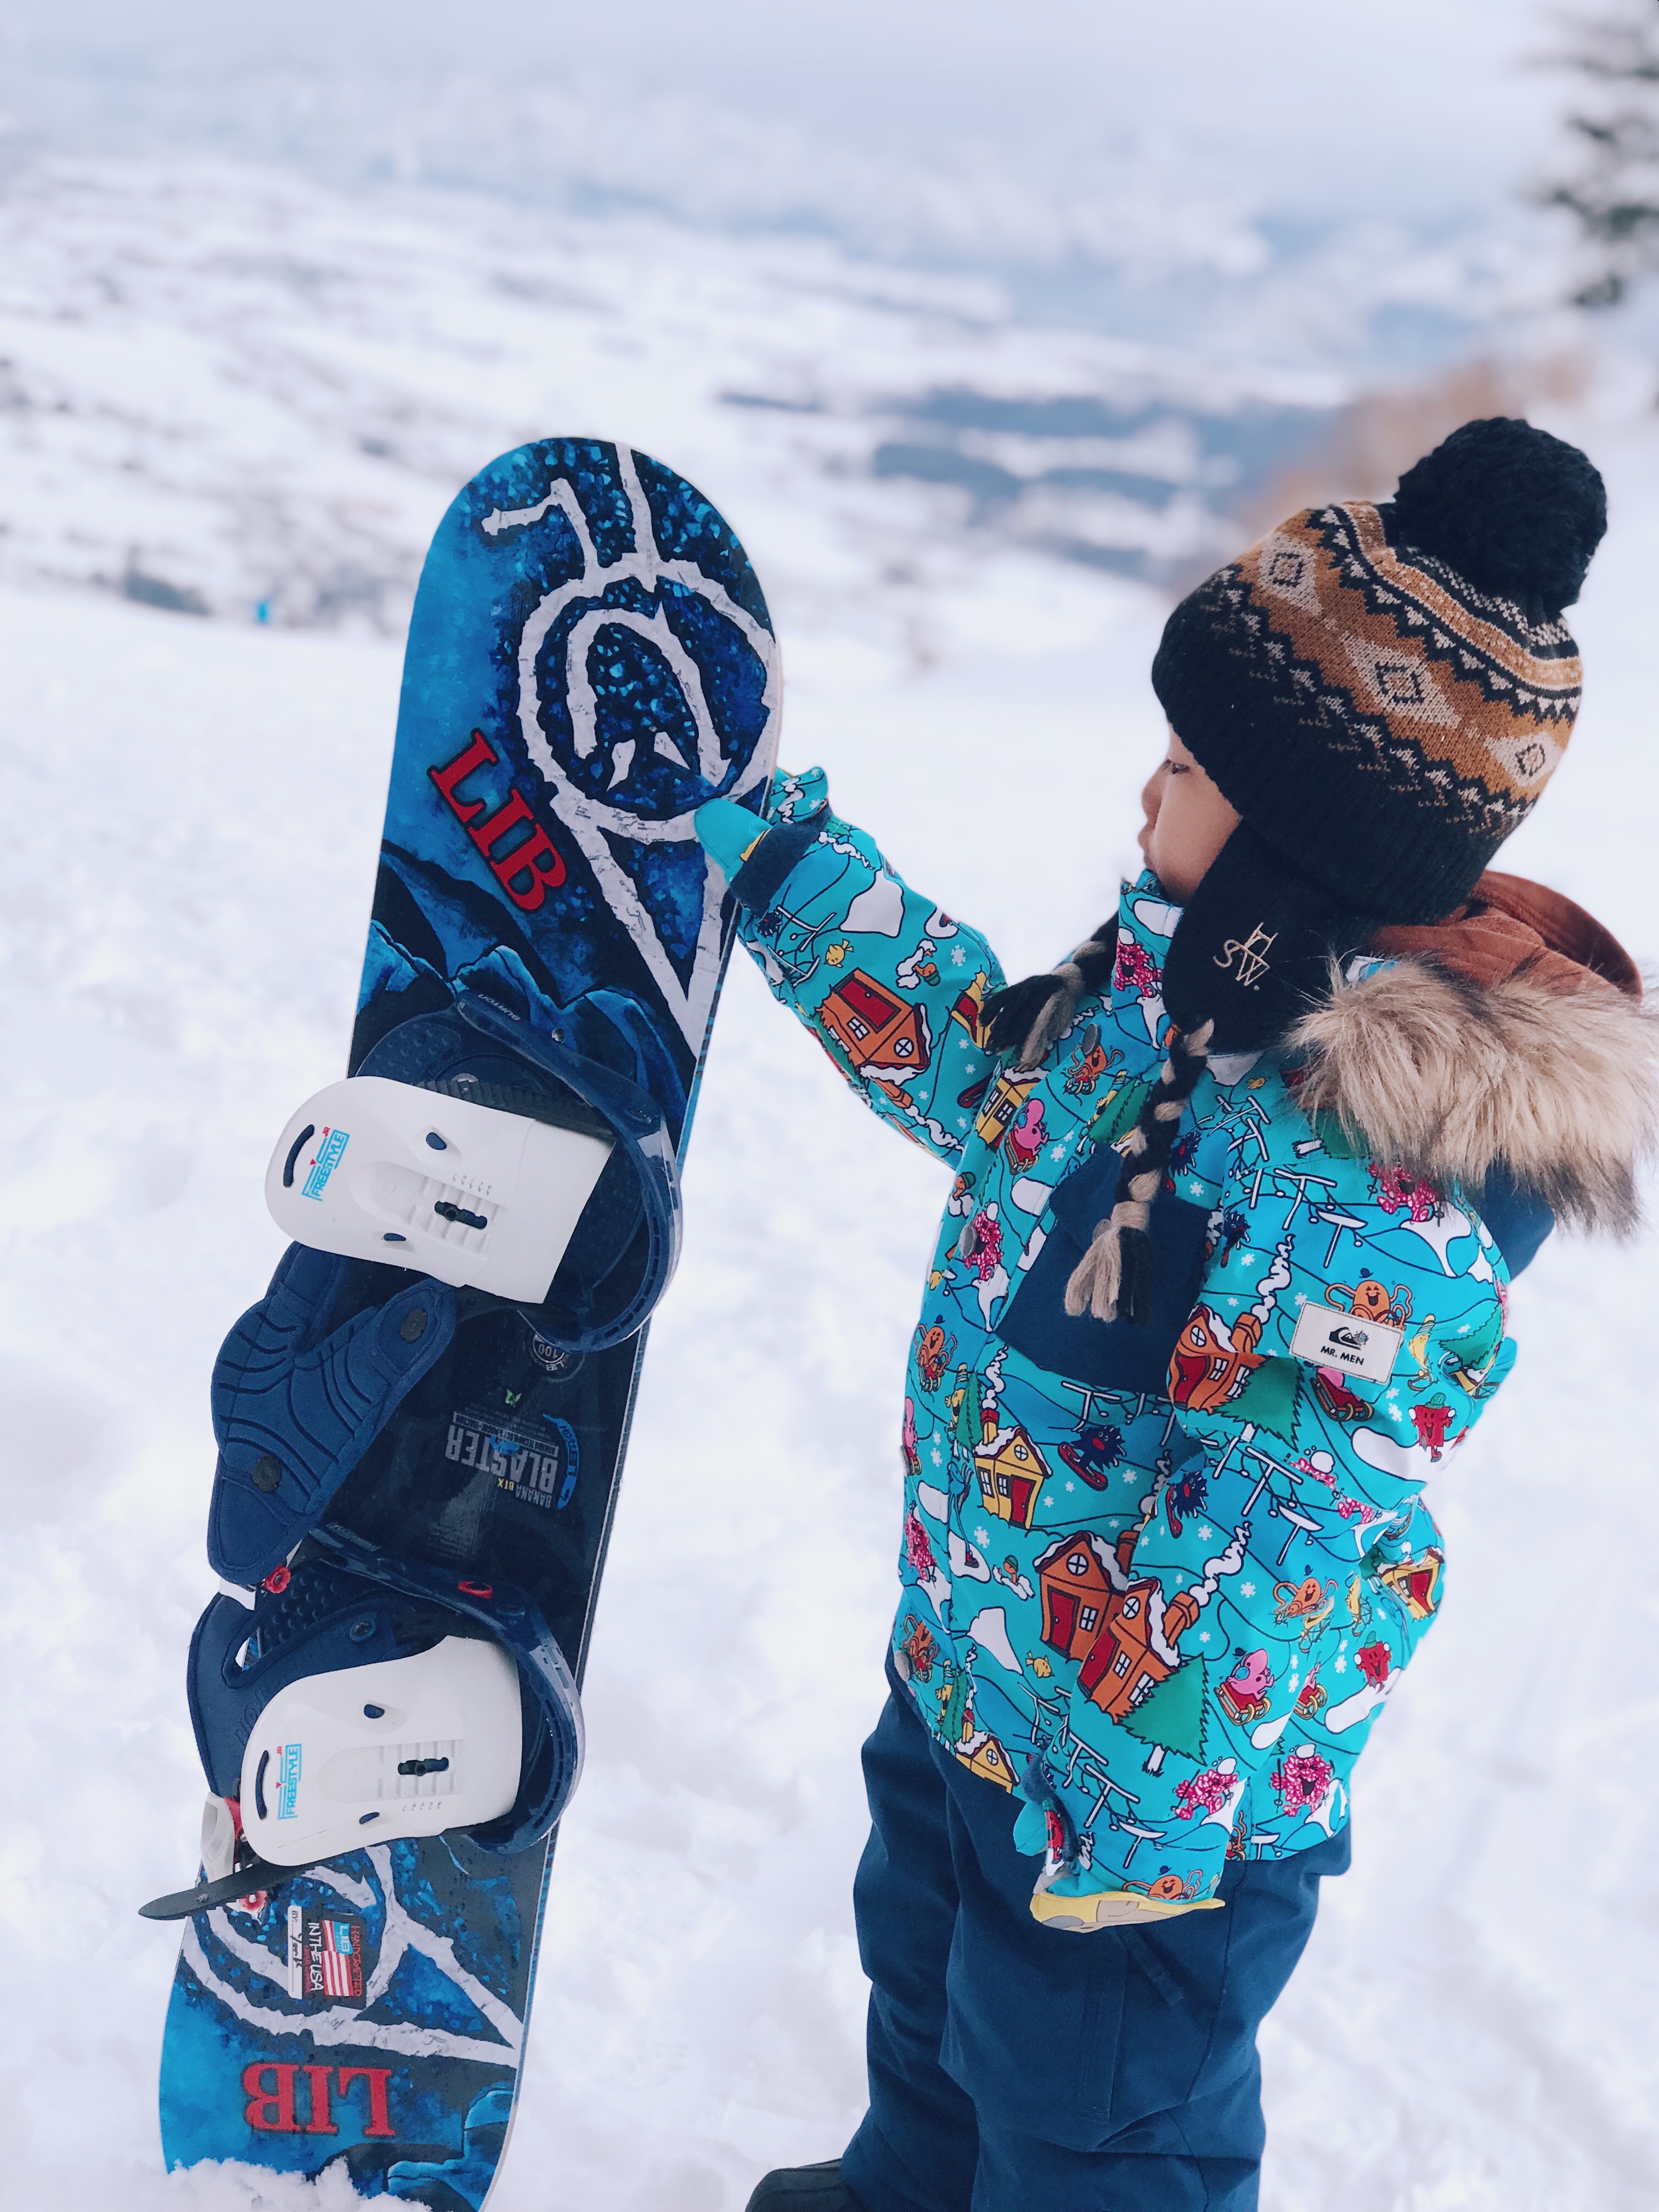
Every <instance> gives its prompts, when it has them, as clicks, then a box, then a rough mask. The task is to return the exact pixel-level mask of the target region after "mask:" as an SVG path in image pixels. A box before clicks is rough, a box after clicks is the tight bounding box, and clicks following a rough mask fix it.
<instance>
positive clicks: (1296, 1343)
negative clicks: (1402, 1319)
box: [1291, 1305, 1406, 1383]
mask: <svg viewBox="0 0 1659 2212" xmlns="http://www.w3.org/2000/svg"><path fill="white" fill-rule="evenodd" d="M1405 1334H1406V1332H1405V1330H1404V1329H1403V1328H1395V1327H1394V1326H1393V1324H1392V1323H1391V1322H1386V1321H1366V1320H1362V1319H1361V1317H1360V1316H1359V1315H1358V1314H1352V1313H1344V1312H1343V1311H1342V1310H1341V1308H1340V1306H1315V1305H1306V1306H1304V1307H1303V1309H1302V1312H1301V1315H1300V1316H1299V1318H1298V1319H1297V1324H1296V1334H1295V1335H1294V1336H1293V1337H1291V1358H1293V1359H1305V1360H1308V1361H1309V1362H1310V1364H1312V1365H1313V1366H1315V1367H1334V1368H1336V1369H1338V1370H1340V1372H1341V1373H1342V1374H1344V1375H1357V1376H1359V1377H1360V1379H1361V1380H1362V1381H1363V1382H1366V1383H1386V1382H1387V1381H1388V1379H1389V1376H1390V1375H1392V1374H1393V1372H1394V1363H1395V1359H1396V1358H1398V1357H1399V1353H1400V1346H1401V1342H1402V1340H1404V1337H1405Z"/></svg>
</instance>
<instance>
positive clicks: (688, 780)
mask: <svg viewBox="0 0 1659 2212" xmlns="http://www.w3.org/2000/svg"><path fill="white" fill-rule="evenodd" d="M780 696H781V671H780V667H779V662H778V656H777V650H776V646H775V639H774V636H773V631H772V626H771V622H770V618H769V615H768V613H767V609H766V603H765V599H764V598H763V594H762V592H761V588H760V586H759V584H758V582H757V579H756V577H755V574H754V571H753V569H752V568H750V563H749V561H748V558H747V556H745V554H744V550H743V548H742V546H741V545H740V544H738V539H737V538H736V537H735V535H734V534H733V532H732V529H731V527H730V526H729V525H728V524H727V523H726V522H725V521H724V520H722V518H721V517H720V514H719V513H717V512H716V511H715V509H714V507H711V506H710V505H709V503H708V501H707V500H706V499H704V498H703V497H702V495H701V494H700V493H699V492H698V491H696V489H694V488H693V487H692V486H691V485H690V484H689V483H686V482H685V480H684V478H683V477H679V476H677V475H676V474H675V473H674V472H673V471H671V470H670V469H668V468H665V467H664V466H663V465H661V464H660V463H659V462H657V461H654V460H653V459H650V458H649V457H648V456H647V455H646V454H644V453H636V452H634V451H632V450H630V449H629V448H628V447H621V446H616V445H610V444H605V443H600V442H596V441H591V440H585V439H562V438H555V439H547V440H544V441H538V442H537V443H535V444H533V445H528V446H522V447H519V448H518V449H517V450H516V451H514V452H513V453H507V454H504V455H503V456H502V457H501V459H498V460H496V461H495V462H493V463H492V464H491V465H490V466H489V467H488V468H487V469H485V470H484V471H483V472H482V473H481V474H480V475H479V476H477V477H475V478H474V479H473V481H472V482H471V483H469V484H468V485H467V486H466V487H465V489H464V490H463V491H462V492H461V493H460V494H459V496H458V497H457V499H456V500H455V501H454V502H453V505H452V506H451V507H450V508H449V510H448V512H447V514H446V515H445V517H444V519H443V521H442V523H441V525H440V526H439V529H438V532H437V535H436V537H435V539H434V541H433V544H432V547H431V550H430V551H429V553H428V556H427V559H426V562H425V565H424V568H423V569H422V574H421V580H420V584H419V587H418V590H417V592H416V600H415V605H414V610H413V614H412V617H411V620H410V634H409V642H408V647H407V652H406V654H405V659H404V678H403V690H402V696H401V701H400V705H399V709H398V728H397V742H396V749H395V752H394V755H393V760H392V781H391V790H390V795H389V799H388V802H387V806H386V825H385V830H384V834H383V839H382V843H381V848H380V866H379V872H378V877H377V880H376V884H375V890H374V908H373V916H372V920H371V922H370V926H369V932H368V952H367V956H366V957H365V960H364V963H363V973H362V989H361V994H360V998H359V1004H358V1010H357V1015H356V1024H355V1027H354V1030H353V1034H352V1040H351V1049H350V1057H349V1070H348V1072H349V1073H356V1071H357V1069H358V1068H359V1067H360V1066H362V1063H363V1061H364V1060H365V1059H366V1058H367V1057H368V1054H370V1053H371V1052H372V1051H373V1050H374V1048H375V1047H376V1046H377V1045H378V1044H380V1042H382V1041H383V1040H384V1039H385V1038H386V1037H387V1036H389V1035H390V1034H391V1033H392V1031H393V1030H396V1029H397V1027H398V1024H401V1023H404V1022H405V1021H408V1020H410V1018H414V1017H416V1016H420V1015H426V1014H431V1013H434V1012H446V1011H447V1010H448V1009H449V1008H450V1007H451V1006H453V1004H454V1003H455V1002H456V1000H458V998H459V997H460V996H461V995H462V994H482V995H483V996H485V997H489V998H493V999H494V1000H496V1002H497V1003H498V1004H499V1005H501V1006H503V1007H505V1008H506V1009H507V1011H509V1012H512V1013H513V1014H514V1015H516V1016H517V1017H518V1018H520V1019H521V1020H527V1021H529V1022H531V1023H532V1024H535V1025H536V1026H538V1027H539V1028H541V1029H543V1030H545V1031H547V1032H549V1033H550V1034H551V1035H552V1036H569V1037H573V1038H574V1039H575V1040H576V1041H577V1042H579V1043H580V1046H581V1048H582V1049H583V1050H584V1051H586V1052H589V1053H591V1054H592V1055H593V1056H594V1057H596V1058H600V1059H605V1058H607V1057H609V1058H610V1059H611V1060H612V1062H613V1064H618V1065H622V1066H624V1067H625V1068H626V1071H627V1072H628V1073H630V1074H631V1075H632V1077H633V1078H634V1079H635V1080H638V1081H641V1082H643V1083H645V1084H646V1085H647V1087H648V1088H649V1089H650V1091H651V1092H652V1093H653V1097H655V1099H656V1100H657V1102H658V1103H659V1106H660V1107H661V1109H663V1114H664V1118H665V1121H666V1123H667V1126H668V1127H669V1129H670V1130H671V1133H672V1135H673V1138H674V1140H675V1144H676V1147H677V1150H678V1152H680V1153H681V1154H682V1155H683V1153H684V1145H685V1140H686V1136H687V1133H688V1132H689V1130H690V1121H691V1114H692V1109H693V1106H694V1104H695V1103H696V1091H697V1084H698V1079H699V1076H700V1073H701V1069H702V1057H703V1053H704V1049H705V1047H706V1045H707V1042H708V1031H709V1026H710V1023H711V1021H712V1018H713V1015H714V1006H715V1002H716V1000H717V998H718V996H719V992H720V980H721V976H722V974H723V972H724V968H725V964H726V957H727V955H728V953H729V951H730V948H731V943H732V933H733V926H734V913H733V908H732V902H731V901H730V899H729V898H727V897H726V896H725V885H724V883H723V882H722V880H721V878H720V875H719V873H718V872H717V871H714V870H713V869H712V868H711V867H710V866H708V864H707V863H706V862H705V860H704V857H703V854H702V848H700V846H699V845H698V843H697V842H696V836H695V833H694V831H693V829H692V824H691V816H692V813H693V811H695V810H696V808H697V807H698V806H700V805H702V803H703V802H704V801H705V800H706V799H711V798H714V797H716V796H720V795H724V796H728V797H734V798H738V799H746V800H747V801H748V803H749V804H750V805H751V806H753V807H754V808H755V809H756V811H757V813H758V812H760V811H762V810H763V808H764V805H765V803H766V793H767V791H768V788H769V778H770V772H771V769H772V764H773V761H774V757H775V750H776V743H777V731H778V724H779V707H780ZM374 1272H375V1273H377V1274H378V1273H380V1270H378V1269H376V1270H375V1271H374ZM384 1272H385V1275H386V1282H387V1285H388V1286H389V1288H391V1289H396V1288H398V1287H400V1286H403V1285H407V1284H408V1283H409V1281H410V1277H409V1276H408V1275H407V1274H404V1273H398V1271H397V1270H395V1269H392V1268H387V1269H386V1270H385V1271H384ZM475 1303H477V1304H483V1305H484V1306H486V1307H487V1308H488V1310H484V1311H482V1312H476V1313H473V1314H472V1315H471V1317H470V1318H467V1319H465V1321H464V1322H462V1323H461V1324H460V1325H459V1327H458V1328H457V1330H456V1333H455V1336H454V1340H453V1343H452V1344H451V1345H450V1346H449V1348H448V1349H447V1352H445V1353H444V1355H443V1357H442V1358H441V1359H440V1360H439V1361H438V1363H437V1364H435V1366H434V1367H433V1368H432V1369H431V1370H430V1371H429V1372H428V1374H427V1375H426V1376H424V1377H423V1378H422V1381H421V1382H420V1383H418V1384H416V1387H415V1389H413V1390H412V1391H411V1392H410V1394H409V1395H408V1396H407V1397H406V1398H405V1399H404V1401H403V1402H402V1404H401V1405H400V1406H399V1407H398V1409H397V1411H396V1413H394V1414H393V1415H392V1419H391V1421H390V1423H389V1425H387V1427H386V1429H385V1430H384V1431H382V1432H381V1433H380V1436H379V1437H377V1438H376V1439H375V1440H374V1443H372V1444H371V1445H370V1447H369V1449H368V1452H367V1453H366V1455H364V1457H363V1458H362V1461H361V1462H359V1463H358V1465H357V1466H356V1468H355V1469H354V1471H353V1472H352V1473H351V1474H349V1476H348V1478H347V1480H346V1481H345V1484H344V1486H343V1488H342V1489H341V1490H340V1492H338V1494H337V1497H336V1498H335V1499H334V1501H333V1503H332V1504H331V1507H330V1508H329V1510H328V1520H329V1522H331V1523H332V1524H334V1525H336V1526H337V1527H339V1528H343V1529H345V1530H347V1531H349V1532H350V1533H351V1534H354V1535H356V1536H357V1537H359V1538H363V1539H367V1540H368V1541H371V1542H373V1543H374V1544H375V1545H377V1546H380V1547H384V1548H386V1549H387V1550H394V1549H395V1550H396V1551H398V1552H399V1553H403V1554H404V1555H406V1556H412V1557H414V1558H416V1559H422V1560H425V1561H427V1562H428V1563H430V1564H432V1565H436V1566H441V1567H444V1568H447V1569H457V1568H459V1569H460V1570H462V1571H465V1572H466V1573H468V1574H470V1575H471V1576H473V1577H476V1578H477V1580H478V1581H479V1582H480V1583H488V1580H489V1577H492V1576H496V1577H501V1579H502V1580H503V1581H504V1582H511V1583H514V1584H516V1585H518V1586H519V1587H520V1588H522V1589H527V1590H528V1591H529V1593H530V1595H532V1597H533V1598H534V1599H535V1600H536V1601H537V1603H538V1605H539V1607H540V1608H541V1610H542V1613H543V1614H544V1618H545V1620H546V1622H547V1624H548V1626H550V1628H551V1630H552V1632H553V1633H554V1635H555V1637H556V1638H557V1641H558V1643H559V1646H560V1649H561V1650H562V1652H563V1654H564V1656H565V1658H566V1660H567V1662H568V1665H569V1667H570V1668H571V1669H572V1671H573V1672H574V1674H575V1676H576V1678H577V1680H578V1681H580V1678H581V1675H582V1672H583V1668H584V1664H585V1662H586V1653H587V1647H588V1640H589V1638H590V1636H591V1634H592V1625H593V1613H594V1605H595V1601H596V1600H597V1597H598V1595H599V1581H600V1577H601V1574H602V1572H603V1570H604V1566H605V1550H606V1545H607V1542H608V1541H609V1537H610V1534H611V1525H612V1520H613V1516H614V1515H615V1512H616V1507H617V1491H618V1486H619V1484H620V1480H621V1476H622V1468H623V1454H624V1451H625V1449H626V1445H627V1441H628V1430H629V1416H630V1413H631V1409H632V1407H633V1403H634V1395H635V1388H636V1386H637V1383H638V1379H639V1373H640V1363H641V1358H642V1357H643V1353H644V1342H645V1334H646V1332H645V1331H644V1330H641V1333H640V1334H639V1335H637V1336H636V1337H635V1338H634V1339H632V1340H629V1341H627V1342H625V1343H623V1344H620V1345H617V1346H613V1347H611V1348H610V1349H608V1350H602V1351H596V1352H585V1353H584V1352H569V1351H567V1350H563V1349H562V1348H560V1347H559V1346H556V1345H554V1344H553V1343H551V1342H550V1341H549V1340H546V1339H545V1338H544V1337H542V1336H540V1335H539V1334H538V1333H537V1332H536V1330H535V1329H534V1328H533V1327H532V1325H531V1323H530V1322H529V1321H528V1320H526V1318H524V1317H523V1316H522V1315H521V1314H520V1312H519V1311H518V1310H515V1309H513V1308H511V1307H507V1306H501V1305H498V1304H493V1303H492V1302H489V1301H485V1300H478V1301H476V1302H475ZM555 1841H556V1831H555V1835H554V1837H551V1838H548V1839H547V1840H546V1841H545V1842H544V1843H542V1844H538V1845H536V1846H535V1847H534V1848H532V1849H531V1850H524V1851H520V1852H519V1853H517V1854H516V1855H514V1856H512V1857H492V1856H491V1855H489V1853H487V1852H486V1851H484V1850H483V1849H481V1848H480V1847H479V1846H478V1845H477V1844H474V1843H473V1842H471V1840H470V1838H468V1837H467V1836H466V1834H465V1832H452V1833H449V1834H446V1835H440V1836H437V1837H418V1838H408V1839H399V1840H394V1841H392V1842H389V1843H387V1844H382V1845H373V1846H370V1847H369V1848H367V1849H365V1850H358V1851H355V1852H353V1853H351V1854H349V1856H347V1857H342V1858H338V1859H335V1860H331V1861H330V1862H328V1863H325V1864H323V1865H319V1866H316V1867H313V1868H310V1869H307V1870H306V1871H304V1872H303V1873H301V1874H299V1875H295V1876H294V1877H292V1878H290V1879H288V1880H286V1881H283V1882H282V1884H281V1885H280V1886H279V1887H273V1888H271V1889H270V1890H267V1891H262V1892H257V1893H253V1894H252V1895H250V1896H246V1897H243V1898H240V1899H237V1900H235V1901H234V1902H233V1903H230V1904H228V1905H222V1906H220V1907H218V1908H217V1909H216V1910H213V1911H203V1912H199V1913H197V1914H196V1915H195V1916H194V1917H192V1918H191V1920H190V1921H189V1922H188V1923H186V1926H185V1934H184V1939H183V1943H182V1947H181V1949H180V1953H179V1963H178V1967H177V1970H176V1972H175V1975H174V1978H173V1989H172V1993H171V1997H170V2001H169V2004H168V2008H167V2026H166V2033H165V2039H164V2045H163V2050H162V2057H161V2133H162V2144H163V2150H164V2154H165V2157H166V2160H167V2165H168V2166H169V2167H174V2166H194V2165H196V2164H197V2163H198V2162H200V2161H201V2160H240V2162H242V2163H243V2164H244V2165H247V2166H258V2167H264V2168H268V2169H270V2170H273V2171H279V2172H295V2173H301V2174H316V2173H318V2172H320V2171H321V2170H322V2169H324V2168H325V2167H341V2168H343V2171H344V2172H345V2173H346V2174H347V2175H348V2176H349V2179H350V2182H351V2184H352V2185H353V2186H354V2188H355V2189H356V2192H357V2193H358V2194H359V2195H361V2196H363V2197H378V2196H386V2197H393V2198H401V2199H404V2200H407V2201H410V2202H413V2203H423V2204H428V2205H431V2206H435V2207H441V2208H444V2209H445V2212H459V2208H467V2212H477V2207H479V2206H481V2205H482V2204H483V2202H484V2199H485V2197H487V2195H488V2194H489V2188H490V2185H491V2183H492V2181H493V2180H494V2179H495V2173H496V2171H497V2168H498V2166H499V2165H500V2161H501V2156H502V2154H503V2152H504V2150H505V2148H506V2142H507V2134H508V2131H509V2130H510V2128H511V2124H512V2120H513V2109H514V2100H515V2097H516V2093H517V2089H518V2084H519V2079H520V2068H521V2066H522V2063H523V2058H524V2051H525V2037H526V2028H527V2026H528V2022H529V2017H530V2005H531V1997H532V1991H533V1989H534V1984H535V1978H536V1960H537V1949H538V1941H539V1937H540V1932H541V1928H542V1921H543V1913H544V1910H545V1906H546V1899H547V1893H548V1883H549V1878H550V1872H551V1869H552V1863H553V1855H554V1842H555Z"/></svg>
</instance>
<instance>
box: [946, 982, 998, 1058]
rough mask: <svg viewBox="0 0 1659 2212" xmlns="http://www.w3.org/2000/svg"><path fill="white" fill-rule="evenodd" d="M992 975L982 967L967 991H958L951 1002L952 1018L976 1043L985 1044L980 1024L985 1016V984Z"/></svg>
mask: <svg viewBox="0 0 1659 2212" xmlns="http://www.w3.org/2000/svg"><path fill="white" fill-rule="evenodd" d="M990 980H991V979H990V977H989V976H988V975H987V974H986V972H985V970H984V969H982V968H981V969H980V971H979V973H978V974H977V975H975V978H974V980H973V981H972V982H971V983H970V984H969V986H968V987H967V989H966V990H965V991H958V992H957V995H956V998H955V999H954V1000H953V1001H952V1002H951V1020H952V1021H953V1022H959V1023H960V1024H961V1025H962V1027H963V1029H965V1030H967V1032H968V1034H969V1036H970V1037H971V1038H972V1039H973V1041H974V1042H975V1044H983V1043H984V1042H985V1040H984V1038H983V1036H981V1034H980V1024H981V1022H982V1021H983V1019H984V1018H985V986H986V985H987V983H988V982H989V981H990Z"/></svg>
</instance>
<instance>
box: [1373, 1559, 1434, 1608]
mask: <svg viewBox="0 0 1659 2212" xmlns="http://www.w3.org/2000/svg"><path fill="white" fill-rule="evenodd" d="M1445 1564H1446V1555H1445V1553H1443V1551H1441V1550H1440V1548H1439V1547H1438V1546H1437V1545H1433V1544H1431V1545H1430V1547H1429V1548H1428V1549H1427V1551H1425V1552H1419V1553H1418V1554H1417V1556H1416V1558H1415V1559H1396V1560H1395V1563H1394V1565H1392V1566H1389V1567H1384V1568H1383V1570H1382V1571H1381V1572H1380V1574H1379V1575H1378V1576H1377V1580H1378V1581H1379V1582H1380V1583H1382V1584H1383V1587H1384V1589H1389V1590H1392V1591H1393V1593H1394V1595H1395V1597H1397V1598H1398V1599H1399V1601H1400V1602H1401V1605H1403V1606H1404V1607H1405V1608H1406V1610H1407V1613H1409V1614H1410V1615H1411V1617H1412V1619H1413V1620H1427V1619H1428V1618H1429V1616H1430V1614H1431V1613H1432V1612H1433V1611H1434V1609H1435V1607H1436V1606H1437V1605H1438V1603H1439V1602H1440V1571H1441V1569H1442V1568H1443V1566H1444V1565H1445Z"/></svg>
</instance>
